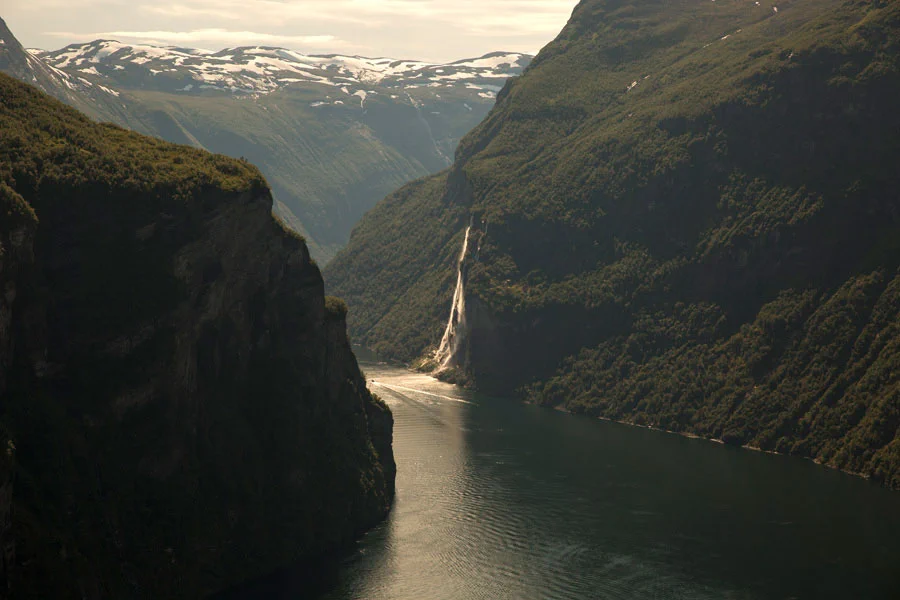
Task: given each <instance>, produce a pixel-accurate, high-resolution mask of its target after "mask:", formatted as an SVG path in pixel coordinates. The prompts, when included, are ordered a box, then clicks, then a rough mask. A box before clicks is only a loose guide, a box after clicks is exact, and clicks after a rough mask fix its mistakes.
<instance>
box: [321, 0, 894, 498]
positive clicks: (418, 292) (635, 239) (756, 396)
mask: <svg viewBox="0 0 900 600" xmlns="http://www.w3.org/2000/svg"><path fill="white" fill-rule="evenodd" d="M898 32H900V10H898V5H897V4H896V3H883V2H875V3H873V2H862V1H841V0H821V1H812V0H793V1H789V2H788V1H786V2H777V3H775V2H771V1H762V2H759V3H755V2H747V3H744V2H736V3H721V2H715V3H710V2H699V1H693V0H686V1H679V2H667V1H666V2H664V1H655V0H651V1H646V2H639V3H635V2H623V1H619V0H584V1H583V2H581V3H580V4H579V5H578V7H577V8H576V9H575V11H574V13H573V16H572V19H571V20H570V22H569V24H568V25H567V26H566V28H565V29H564V30H563V31H562V32H561V33H560V35H559V36H558V37H557V39H556V40H554V42H552V43H551V44H549V45H548V46H547V47H546V48H544V49H543V50H542V51H541V53H540V54H539V55H538V57H537V58H536V59H535V60H534V62H533V63H532V64H531V66H530V67H529V68H528V69H527V70H526V72H525V73H524V74H523V75H522V77H521V78H518V79H515V80H512V81H510V82H509V83H508V84H507V85H506V86H505V87H504V89H503V91H501V92H500V94H499V95H498V101H497V105H496V107H495V108H494V110H493V111H492V112H491V113H490V115H489V116H488V117H487V118H486V120H485V121H484V122H482V124H481V125H479V126H478V127H477V128H476V129H475V130H473V132H472V133H471V134H470V135H468V136H467V137H465V138H464V139H463V140H462V142H461V143H460V147H459V150H458V152H457V155H456V162H455V163H454V165H453V167H451V169H450V170H449V171H448V172H446V173H444V174H441V175H438V176H435V177H433V178H430V179H428V180H424V181H419V182H416V183H414V184H411V185H409V186H407V187H406V188H404V189H402V190H400V191H398V192H396V193H395V194H393V195H391V196H389V197H388V198H387V199H386V200H385V201H383V202H382V203H381V204H379V205H378V207H376V209H374V210H373V211H372V212H371V213H370V214H369V215H367V217H366V218H365V219H364V220H363V222H361V223H360V225H359V226H358V227H357V228H356V230H355V231H354V235H353V238H352V239H351V242H350V244H349V246H348V247H347V249H346V250H345V251H343V252H342V253H341V254H339V255H338V256H337V257H336V258H335V259H334V261H333V262H332V263H330V264H329V266H328V268H327V269H326V280H327V281H328V282H329V285H330V286H331V289H332V290H333V291H334V292H335V293H337V294H340V295H341V296H343V297H344V298H345V299H346V300H347V302H348V303H349V305H350V306H351V307H352V308H353V311H352V313H351V315H353V318H352V320H351V323H350V325H351V330H352V331H353V333H354V337H355V339H357V340H360V341H361V342H363V343H365V344H366V345H367V346H370V347H373V348H374V349H376V350H377V351H379V352H381V353H382V354H387V355H391V356H393V357H396V358H401V359H405V360H413V359H415V358H416V357H417V356H421V355H423V354H424V355H426V356H427V355H428V354H429V353H430V352H432V351H433V349H434V347H435V346H436V344H437V342H438V340H440V336H441V329H442V326H443V323H445V322H446V319H447V316H446V315H447V313H448V311H449V305H450V300H449V298H450V297H451V295H452V293H453V285H454V284H453V281H454V265H455V256H456V254H457V253H458V252H459V248H460V243H461V241H460V240H461V232H462V231H463V230H464V229H465V227H466V223H469V222H471V221H472V219H473V218H474V222H475V223H476V224H479V223H480V224H481V225H480V226H479V227H480V229H487V230H488V232H487V235H486V236H485V239H484V243H483V244H481V251H480V254H479V256H478V257H475V256H472V257H470V260H469V263H470V266H469V268H468V282H467V286H466V289H467V293H468V296H469V297H467V298H466V305H467V306H470V307H473V308H472V310H473V315H472V318H470V319H468V323H469V324H470V329H471V330H470V331H469V332H468V333H467V335H466V339H467V340H468V347H467V349H466V351H465V360H464V361H463V367H464V369H465V370H466V371H467V373H466V377H467V378H470V379H471V380H473V381H474V382H475V383H476V384H477V385H478V386H480V387H481V388H483V389H485V390H488V391H492V392H496V393H505V394H516V395H520V396H523V397H526V398H528V399H529V400H531V401H533V402H538V403H542V404H546V405H550V406H557V407H562V408H565V409H567V410H571V411H573V412H579V413H585V414H589V415H594V416H600V417H604V418H612V419H617V420H622V421H627V422H633V423H638V424H642V425H649V426H654V427H659V428H663V429H668V430H674V431H681V432H691V433H695V434H699V435H703V436H706V437H710V438H717V439H722V440H725V441H727V442H729V443H733V444H740V445H749V446H756V447H761V448H764V449H766V450H773V451H778V452H785V453H792V454H797V455H801V456H806V457H810V458H814V459H816V460H819V461H821V462H823V463H826V464H829V465H832V466H834V467H838V468H842V469H847V470H850V471H854V472H858V473H862V474H865V475H867V476H871V477H873V478H875V479H878V480H880V481H883V482H885V483H886V484H887V485H890V486H893V487H898V488H900V416H898V415H900V398H898V395H897V391H896V390H897V382H898V374H897V373H896V370H895V369H893V367H892V366H891V365H893V364H896V360H897V354H896V352H897V351H896V348H897V345H898V337H897V336H898V333H897V332H898V329H897V311H896V308H895V307H896V298H897V296H896V292H897V285H896V282H897V277H898V273H900V271H898V268H900V259H898V256H900V254H898V252H897V250H898V242H897V240H898V239H900V204H898V198H897V192H896V190H897V189H898V186H900V180H898V176H897V173H896V169H895V168H894V166H893V164H894V163H895V162H896V160H897V158H898V157H900V146H898V138H897V136H896V135H895V134H894V132H895V131H897V130H898V129H900V121H898V116H897V111H896V110H895V109H894V106H893V105H894V99H895V98H896V97H897V96H898V94H900V77H898V73H900V69H898V64H900V46H898V43H897V40H898V39H900V37H898ZM386 273H389V275H388V274H386ZM386 289H390V290H391V292H392V293H391V294H390V295H387V294H384V293H383V292H384V290H386Z"/></svg>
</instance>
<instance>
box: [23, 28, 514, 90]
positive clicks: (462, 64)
mask: <svg viewBox="0 0 900 600" xmlns="http://www.w3.org/2000/svg"><path fill="white" fill-rule="evenodd" d="M34 56H38V57H40V58H41V59H42V60H43V61H44V62H45V63H46V64H48V65H49V66H52V67H54V68H56V69H60V70H64V71H70V72H72V73H73V74H74V75H76V76H79V77H80V76H81V75H83V74H89V75H92V76H97V77H101V78H107V79H109V80H110V81H111V82H112V83H113V84H115V85H116V87H129V86H133V87H138V88H141V89H147V88H157V89H164V90H167V91H180V92H182V93H187V92H189V91H191V90H196V91H195V93H200V90H209V89H220V90H224V91H229V92H232V93H245V94H246V93H251V94H260V93H263V94H265V93H270V92H273V91H276V90H278V89H281V88H284V87H287V86H290V85H293V84H296V83H302V82H310V83H317V84H322V85H330V86H347V85H352V86H364V85H365V84H377V85H382V86H386V87H397V88H403V87H406V86H408V85H415V86H422V85H428V86H433V87H453V86H456V85H465V84H469V85H467V86H466V87H469V86H470V85H477V86H479V87H480V88H482V89H485V90H488V89H490V88H499V85H502V80H505V79H507V78H509V77H510V76H513V75H517V74H519V73H520V72H521V71H522V70H523V69H524V67H525V66H526V65H527V63H528V62H529V61H530V60H531V57H530V56H528V55H525V54H519V53H512V52H495V53H491V54H487V55H485V56H483V57H480V58H475V59H463V60H459V61H455V62H452V63H446V64H437V63H428V62H423V61H416V60H407V59H394V58H390V57H378V58H367V57H363V56H348V55H343V54H326V55H308V54H303V53H300V52H297V51H294V50H289V49H287V48H280V47H273V46H240V47H234V48H223V49H221V50H218V51H210V50H202V49H192V48H183V47H174V46H153V45H142V44H126V43H122V42H119V41H116V40H94V41H92V42H87V43H83V44H72V45H70V46H66V47H65V48H62V49H61V50H57V51H54V52H44V51H41V52H40V54H38V53H34ZM498 84H499V85H498ZM188 86H193V87H190V88H189V87H188Z"/></svg>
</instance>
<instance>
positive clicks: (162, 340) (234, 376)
mask: <svg viewBox="0 0 900 600" xmlns="http://www.w3.org/2000/svg"><path fill="white" fill-rule="evenodd" d="M0 94H2V100H3V103H2V108H0V119H2V120H3V125H4V127H3V134H2V135H0V137H3V138H5V139H3V140H2V143H0V146H2V147H3V148H4V152H2V153H0V177H2V183H0V193H4V194H5V197H4V198H3V200H4V202H5V204H4V207H3V208H4V209H5V211H4V216H3V218H2V219H0V240H2V243H3V252H2V255H0V261H2V262H0V285H2V286H3V288H2V289H3V290H4V295H3V297H2V298H0V331H2V332H3V334H4V335H3V337H2V338H0V341H2V345H0V385H2V386H4V387H3V388H0V394H2V396H0V398H2V405H0V406H2V416H0V421H2V423H3V425H4V426H5V427H6V429H7V430H8V431H7V435H8V438H9V439H10V440H11V441H12V443H13V444H14V447H13V446H11V447H10V448H11V449H10V456H9V458H10V461H11V460H12V453H13V451H15V459H16V467H15V487H14V492H13V493H12V495H11V498H12V518H11V520H8V519H7V518H6V515H7V514H9V513H4V512H3V511H4V509H5V507H7V506H8V503H7V502H6V500H8V496H9V495H8V494H7V492H8V491H9V489H10V488H9V486H7V485H6V483H3V482H0V486H2V487H0V544H4V550H5V549H6V547H7V546H6V544H5V542H6V540H8V539H10V537H11V538H12V540H13V541H14V546H15V560H10V561H8V562H4V564H3V566H4V567H5V569H4V575H6V577H7V580H8V581H9V583H10V589H11V590H12V595H13V596H15V597H78V598H128V597H134V598H142V597H198V596H199V595H202V594H204V593H209V592H212V591H215V590H217V589H221V588H223V587H225V586H227V585H229V584H232V583H236V582H239V581H241V580H244V579H247V578H249V577H253V576H258V575H262V574H265V573H266V572H267V571H271V570H273V569H275V568H277V567H279V566H283V565H286V564H289V563H290V562H291V561H293V560H298V559H301V558H303V557H307V556H311V555H316V554H319V553H321V552H324V551H327V550H331V549H334V548H336V547H337V546H339V545H341V544H343V543H346V542H347V541H349V540H351V539H353V537H354V536H356V535H358V534H359V533H360V532H361V531H363V530H365V529H366V528H368V527H371V526H372V525H374V524H375V523H377V522H378V521H379V520H380V519H381V518H383V517H384V515H385V514H386V512H387V511H388V509H389V507H390V502H391V500H392V497H393V479H394V466H393V456H392V452H391V427H392V418H391V415H390V412H389V411H388V410H387V408H386V407H384V405H383V404H381V403H380V402H378V401H377V399H375V398H373V397H372V396H371V395H370V394H369V392H368V391H367V390H366V387H365V382H364V381H363V379H362V376H361V374H360V372H359V368H358V366H357V364H356V361H355V358H354V357H353V354H352V352H351V351H350V349H349V345H348V342H347V338H346V333H345V327H344V323H343V318H342V317H341V318H339V319H335V318H333V317H329V316H327V315H326V309H325V298H324V291H323V284H322V278H321V275H320V273H319V270H318V268H317V266H316V265H315V263H314V262H313V261H312V260H311V259H310V255H309V251H308V249H307V247H306V245H305V243H304V242H303V240H302V239H300V238H299V237H297V236H296V235H295V234H292V233H289V232H288V231H286V230H285V228H284V227H283V226H282V225H280V224H279V223H278V222H276V221H275V220H274V219H273V217H272V215H271V210H272V197H271V194H270V193H269V191H268V189H267V187H266V186H265V183H264V182H263V181H262V178H261V177H260V176H259V174H258V172H256V171H255V169H254V168H253V167H250V166H249V165H247V164H246V163H241V162H239V161H232V160H230V159H224V157H216V156H213V155H208V154H206V153H202V152H198V151H193V150H190V149H187V148H181V147H176V146H172V145H169V144H165V143H162V142H158V141H154V140H149V139H147V138H143V137H141V136H138V135H136V134H131V133H127V132H125V131H123V130H120V129H118V128H114V127H108V126H98V125H94V124H92V123H90V122H89V121H87V120H86V119H84V118H82V117H80V116H78V115H77V114H75V113H74V111H71V110H69V109H65V108H64V107H62V106H61V105H59V104H58V103H56V102H55V101H51V100H50V99H49V98H46V97H44V96H43V95H41V94H40V93H38V92H36V91H33V90H31V89H27V88H26V86H24V85H22V84H18V83H14V82H13V81H11V80H9V79H8V78H6V77H3V78H2V79H0ZM63 141H64V143H61V142H63ZM4 443H5V440H4ZM5 472H6V470H4V473H5ZM10 472H11V471H10ZM2 476H3V474H0V477H2ZM9 479H10V482H11V478H9ZM3 481H4V482H5V481H6V479H4V480H3ZM7 522H8V523H9V524H10V525H11V532H12V533H11V536H10V535H8V534H9V530H8V528H5V527H4V523H7ZM10 556H11V555H10Z"/></svg>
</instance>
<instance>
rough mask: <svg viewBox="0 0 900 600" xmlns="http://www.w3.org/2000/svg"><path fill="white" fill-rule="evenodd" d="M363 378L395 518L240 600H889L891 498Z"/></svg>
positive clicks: (549, 416)
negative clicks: (331, 565)
mask: <svg viewBox="0 0 900 600" xmlns="http://www.w3.org/2000/svg"><path fill="white" fill-rule="evenodd" d="M362 367H363V370H364V371H365V372H366V376H367V378H368V379H369V380H372V381H370V386H371V388H372V389H373V390H374V391H375V392H377V393H378V394H379V395H380V396H381V397H382V398H383V399H384V400H385V401H386V402H387V403H388V404H389V405H390V407H391V409H392V410H393V411H394V417H395V420H396V425H395V428H394V452H395V455H396V459H397V466H398V476H397V501H396V505H395V507H394V509H393V512H392V513H391V515H390V517H389V518H388V520H387V521H386V522H385V523H384V524H383V525H382V526H381V527H380V528H378V529H376V530H375V531H373V532H371V533H370V534H369V535H367V536H366V537H365V538H364V539H363V540H362V541H361V542H360V544H359V545H358V546H357V548H356V551H355V552H353V553H352V554H351V555H350V556H348V557H346V558H344V559H343V560H342V561H341V562H340V564H339V565H338V566H337V567H336V568H335V569H334V570H329V569H324V568H323V569H321V570H317V569H315V568H314V569H312V570H313V571H315V573H312V575H314V577H311V573H309V572H308V571H309V569H307V570H306V571H302V572H300V571H298V572H295V573H293V574H285V575H282V576H280V577H278V578H273V579H270V580H269V581H267V582H264V583H261V584H258V585H256V586H255V587H250V588H248V589H246V590H244V591H243V592H242V593H241V594H240V597H241V598H316V599H318V600H348V599H359V600H370V599H371V600H380V599H384V600H426V599H447V600H467V599H490V600H494V599H498V600H499V599H562V598H567V599H604V600H605V599H619V598H621V599H635V600H636V599H682V598H684V599H688V598H692V599H693V598H697V599H717V600H718V599H770V598H771V599H789V598H795V599H823V598H836V599H837V598H840V599H842V600H854V599H879V600H880V599H885V600H892V599H898V598H900V493H892V492H888V491H886V490H883V489H880V488H879V487H877V486H875V485H873V484H870V483H869V482H866V481H864V480H862V479H857V478H855V477H851V476H849V475H845V474H842V473H839V472H835V471H831V470H828V469H824V468H822V467H818V466H816V465H814V464H812V463H811V462H808V461H804V460H799V459H791V458H785V457H779V456H769V455H765V454H761V453H756V452H750V451H745V450H740V449H736V448H730V447H725V446H721V445H717V444H713V443H710V442H706V441H702V440H692V439H686V438H683V437H678V436H675V435H670V434H665V433H660V432H655V431H649V430H645V429H638V428H633V427H628V426H624V425H618V424H614V423H606V422H601V421H597V420H593V419H588V418H585V417H574V416H570V415H566V414H562V413H558V412H555V411H551V410H547V409H541V408H538V407H533V406H525V405H522V404H519V403H517V402H514V401H505V400H496V399H489V398H484V397H481V396H479V395H478V394H474V393H472V392H468V391H466V390H462V389H460V388H457V387H454V386H450V385H447V384H443V383H440V382H438V381H435V380H433V379H431V378H429V377H426V376H423V375H417V374H411V373H409V372H407V371H405V370H402V369H398V368H396V367H391V366H387V365H384V364H378V363H363V364H362ZM311 580H315V585H312V584H311Z"/></svg>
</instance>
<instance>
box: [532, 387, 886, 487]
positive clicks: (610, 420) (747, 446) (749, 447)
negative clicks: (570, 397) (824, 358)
mask: <svg viewBox="0 0 900 600" xmlns="http://www.w3.org/2000/svg"><path fill="white" fill-rule="evenodd" d="M527 404H532V405H533V406H542V407H543V408H549V409H551V410H556V411H559V412H561V413H565V414H567V415H571V416H573V417H587V418H589V419H598V420H600V421H606V422H607V423H616V424H618V425H626V426H628V427H636V428H638V429H648V430H650V431H658V432H660V433H667V434H669V435H677V436H679V437H683V438H687V439H692V440H701V441H704V442H712V443H714V444H719V445H722V446H730V447H732V448H738V449H740V450H749V451H751V452H759V453H761V454H768V455H770V456H780V457H784V458H791V459H800V460H805V461H809V462H811V463H813V464H815V465H818V466H820V467H822V468H825V469H829V470H831V471H838V472H840V473H844V474H846V475H852V476H853V477H857V478H859V479H864V480H866V481H868V482H870V483H872V484H873V485H877V486H878V487H881V488H884V489H886V490H889V491H892V492H894V491H900V490H894V489H892V488H890V487H888V486H887V485H884V484H880V483H878V482H877V481H875V480H874V479H872V477H871V476H870V475H867V474H865V473H860V472H858V471H850V470H848V469H842V468H839V467H834V466H832V465H830V464H828V463H826V462H822V461H821V460H819V459H817V458H813V457H811V456H800V455H799V454H785V453H784V452H776V451H775V450H765V449H763V448H760V447H759V446H753V445H751V444H742V445H740V446H736V445H733V444H727V443H725V441H724V440H720V439H719V438H711V437H705V436H702V435H698V434H696V433H691V432H690V431H672V430H670V429H663V428H661V427H654V426H652V425H640V424H638V423H632V422H630V421H624V420H620V419H613V418H611V417H601V416H595V415H588V414H583V413H575V412H572V411H571V410H569V409H567V408H564V407H562V406H543V405H541V404H536V403H527Z"/></svg>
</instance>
